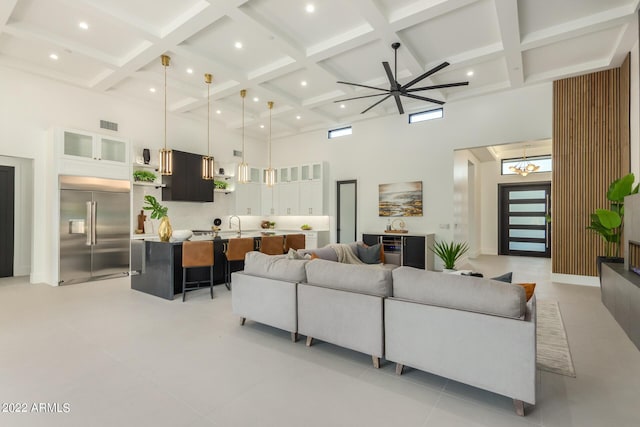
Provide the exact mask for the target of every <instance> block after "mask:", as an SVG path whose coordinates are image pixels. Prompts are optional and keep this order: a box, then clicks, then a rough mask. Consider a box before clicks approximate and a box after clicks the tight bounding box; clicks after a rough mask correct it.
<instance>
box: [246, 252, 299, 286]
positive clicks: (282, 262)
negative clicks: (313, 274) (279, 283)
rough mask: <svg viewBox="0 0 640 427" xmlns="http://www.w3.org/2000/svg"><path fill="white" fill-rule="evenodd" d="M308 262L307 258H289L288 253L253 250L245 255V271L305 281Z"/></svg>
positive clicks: (279, 278) (293, 280) (252, 273)
mask: <svg viewBox="0 0 640 427" xmlns="http://www.w3.org/2000/svg"><path fill="white" fill-rule="evenodd" d="M308 262H309V261H308V260H306V259H287V255H266V254H263V253H261V252H256V251H253V252H247V255H246V256H245V259H244V272H245V273H246V274H250V275H252V276H258V277H266V278H269V279H276V280H284V281H287V282H305V281H306V278H307V275H306V272H305V269H304V266H305V264H306V263H308Z"/></svg>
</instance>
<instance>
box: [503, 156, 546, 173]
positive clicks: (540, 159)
mask: <svg viewBox="0 0 640 427" xmlns="http://www.w3.org/2000/svg"><path fill="white" fill-rule="evenodd" d="M529 163H532V164H534V165H536V166H540V168H539V169H538V170H536V171H533V172H531V173H542V172H551V170H552V168H551V166H552V162H551V154H546V155H544V156H531V157H527V158H522V157H518V158H516V159H502V175H517V172H514V171H512V170H511V169H509V168H510V167H511V166H515V167H518V166H525V167H526V165H527V164H529Z"/></svg>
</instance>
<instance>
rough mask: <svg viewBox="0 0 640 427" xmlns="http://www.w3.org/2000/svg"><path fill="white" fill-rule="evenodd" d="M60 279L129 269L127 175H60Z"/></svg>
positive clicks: (113, 274)
mask: <svg viewBox="0 0 640 427" xmlns="http://www.w3.org/2000/svg"><path fill="white" fill-rule="evenodd" d="M59 182H60V264H59V265H60V267H59V276H58V277H59V284H61V285H63V284H64V285H66V284H70V283H78V282H86V281H89V280H97V279H106V278H109V277H116V276H122V275H127V274H129V241H130V236H131V234H130V227H131V219H130V197H129V194H130V191H131V184H130V182H129V181H124V180H113V179H103V178H94V177H79V176H62V175H61V176H60V180H59Z"/></svg>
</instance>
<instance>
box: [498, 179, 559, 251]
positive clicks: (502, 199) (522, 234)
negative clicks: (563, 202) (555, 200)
mask: <svg viewBox="0 0 640 427" xmlns="http://www.w3.org/2000/svg"><path fill="white" fill-rule="evenodd" d="M550 200H551V183H550V182H538V183H526V184H500V185H498V205H499V206H498V209H499V217H500V218H499V221H500V223H499V228H498V230H499V236H498V242H499V251H498V253H499V254H500V255H524V256H539V257H546V258H551V222H550V217H549V214H550V212H551V205H550V203H551V202H550Z"/></svg>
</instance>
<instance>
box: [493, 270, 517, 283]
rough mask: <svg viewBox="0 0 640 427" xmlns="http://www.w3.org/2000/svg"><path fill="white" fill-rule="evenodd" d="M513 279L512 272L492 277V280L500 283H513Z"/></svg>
mask: <svg viewBox="0 0 640 427" xmlns="http://www.w3.org/2000/svg"><path fill="white" fill-rule="evenodd" d="M512 277H513V273H512V272H511V271H510V272H508V273H504V274H503V275H502V276H498V277H492V278H491V280H497V281H499V282H506V283H511V279H512Z"/></svg>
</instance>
